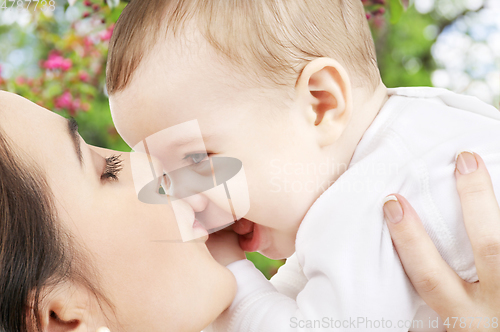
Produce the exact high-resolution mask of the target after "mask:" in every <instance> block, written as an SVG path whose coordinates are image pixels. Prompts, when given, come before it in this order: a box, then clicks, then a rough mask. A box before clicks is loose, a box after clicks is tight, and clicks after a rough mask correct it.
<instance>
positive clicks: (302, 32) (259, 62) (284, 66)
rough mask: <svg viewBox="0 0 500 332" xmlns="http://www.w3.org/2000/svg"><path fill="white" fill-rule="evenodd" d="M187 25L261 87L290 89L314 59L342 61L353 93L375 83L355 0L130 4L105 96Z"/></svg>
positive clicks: (369, 43) (116, 39) (142, 0)
mask: <svg viewBox="0 0 500 332" xmlns="http://www.w3.org/2000/svg"><path fill="white" fill-rule="evenodd" d="M191 19H194V21H195V22H196V23H197V26H198V28H199V29H200V32H201V33H202V34H203V36H204V37H205V38H206V40H207V41H208V42H209V43H210V45H212V46H213V47H214V48H215V49H216V50H217V51H218V52H219V53H220V54H222V55H224V56H225V57H227V59H229V60H231V62H232V63H233V64H235V65H237V66H236V67H237V68H239V69H240V71H241V72H242V73H244V74H245V75H246V76H250V77H252V76H253V78H255V79H257V81H259V82H260V83H261V84H262V81H263V80H261V79H260V78H267V79H269V80H270V82H273V83H275V84H277V85H280V86H294V85H295V82H296V80H297V78H298V75H299V74H300V72H301V71H302V69H303V68H304V67H305V65H306V64H307V63H308V62H309V61H311V60H314V59H316V58H319V57H330V58H333V59H335V60H337V61H338V62H339V63H341V64H342V65H343V66H344V67H345V68H346V70H347V71H348V73H349V75H350V77H351V83H352V85H353V86H354V87H366V88H369V89H370V90H371V91H373V90H374V89H375V88H376V87H377V86H378V84H379V83H380V73H379V70H378V67H377V60H376V54H375V46H374V44H373V39H372V36H371V32H370V28H369V26H368V23H367V20H366V17H365V13H364V8H363V5H362V3H361V0H132V1H131V2H130V4H128V5H127V7H126V8H125V9H124V11H123V13H122V15H121V16H120V18H119V20H118V22H117V24H116V27H115V29H114V32H113V37H112V39H111V41H110V47H109V54H108V65H107V73H106V74H107V75H106V76H107V78H106V83H107V89H108V93H109V94H110V95H111V94H113V93H115V92H118V91H121V90H123V89H124V88H126V87H127V85H128V84H129V83H130V80H131V78H132V75H133V73H134V71H135V70H136V69H137V67H138V65H139V63H140V62H141V60H142V59H143V58H144V57H145V56H146V55H147V54H148V52H151V50H152V49H153V47H154V45H155V44H156V43H157V42H159V41H160V40H161V38H164V37H165V36H166V34H167V32H170V33H173V34H174V35H176V34H177V33H178V32H181V31H182V26H183V24H184V23H185V22H186V21H188V20H191Z"/></svg>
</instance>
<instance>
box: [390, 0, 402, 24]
mask: <svg viewBox="0 0 500 332" xmlns="http://www.w3.org/2000/svg"><path fill="white" fill-rule="evenodd" d="M403 10H404V8H403V4H402V3H401V0H390V1H389V12H390V16H391V24H396V23H398V22H399V19H400V18H401V15H403Z"/></svg>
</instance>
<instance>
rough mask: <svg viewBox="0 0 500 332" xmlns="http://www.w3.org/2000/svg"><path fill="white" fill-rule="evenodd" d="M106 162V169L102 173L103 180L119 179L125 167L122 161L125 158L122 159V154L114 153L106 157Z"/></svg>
mask: <svg viewBox="0 0 500 332" xmlns="http://www.w3.org/2000/svg"><path fill="white" fill-rule="evenodd" d="M105 161H106V164H105V167H104V170H103V172H102V175H101V180H102V181H106V180H108V181H117V180H118V174H119V173H120V171H121V170H122V169H123V166H122V163H123V159H121V156H120V155H113V156H110V157H107V158H105Z"/></svg>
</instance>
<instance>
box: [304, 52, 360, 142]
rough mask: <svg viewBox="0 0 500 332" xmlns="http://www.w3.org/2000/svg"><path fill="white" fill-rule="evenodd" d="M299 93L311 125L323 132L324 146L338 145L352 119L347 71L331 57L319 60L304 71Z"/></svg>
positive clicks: (312, 62) (321, 136) (309, 64)
mask: <svg viewBox="0 0 500 332" xmlns="http://www.w3.org/2000/svg"><path fill="white" fill-rule="evenodd" d="M296 90H297V91H296V92H297V96H298V98H299V99H301V104H302V105H304V107H305V109H304V111H305V112H307V113H308V114H307V118H308V119H310V120H311V125H314V126H316V127H317V130H319V134H320V135H319V137H320V141H321V142H320V143H321V145H330V144H332V143H333V142H335V141H336V140H337V139H338V138H339V137H340V135H342V133H343V132H344V130H345V128H346V126H347V124H348V122H349V120H350V118H351V116H352V109H353V106H352V92H351V83H350V79H349V75H348V74H347V71H346V70H345V69H344V67H342V65H340V63H338V62H337V61H335V60H333V59H331V58H319V59H315V60H313V61H311V62H309V63H308V64H307V65H306V67H305V68H304V70H303V71H302V73H301V75H300V77H299V78H298V81H297V84H296Z"/></svg>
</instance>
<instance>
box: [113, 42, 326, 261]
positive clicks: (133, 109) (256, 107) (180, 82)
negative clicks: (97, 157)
mask: <svg viewBox="0 0 500 332" xmlns="http://www.w3.org/2000/svg"><path fill="white" fill-rule="evenodd" d="M202 45H206V44H204V43H203V42H202V41H199V40H198V42H197V43H192V44H188V43H186V44H185V45H183V47H182V50H181V49H180V48H175V49H174V46H173V45H172V43H165V45H162V46H161V47H158V49H157V50H155V51H153V52H151V55H149V56H148V57H146V58H145V59H144V60H143V61H142V62H141V64H140V66H139V68H138V69H137V71H136V72H135V73H134V77H133V80H132V81H131V83H130V84H129V85H128V86H127V88H126V89H125V90H123V91H120V92H118V93H115V94H113V95H112V96H111V97H110V105H111V111H112V115H113V120H114V122H115V125H116V128H117V129H118V132H119V133H120V135H121V136H122V137H123V138H124V139H125V141H126V142H127V143H128V144H129V145H130V146H132V147H133V146H135V145H136V144H137V143H138V142H140V141H141V140H143V139H144V138H146V137H148V136H151V135H152V134H154V133H156V132H158V131H161V130H163V129H165V128H170V127H172V126H175V125H178V124H181V123H185V122H187V121H191V120H195V119H196V120H197V121H198V124H199V127H200V130H201V134H202V135H203V140H204V144H205V149H206V152H207V153H208V154H209V156H210V155H212V156H226V157H233V158H237V159H239V160H240V161H241V162H242V163H243V167H244V170H245V174H246V178H247V183H248V192H249V198H250V210H249V212H248V213H247V215H245V217H244V218H245V219H247V220H250V221H252V222H253V223H255V224H256V225H254V231H253V233H250V234H248V235H247V236H246V237H243V236H242V237H241V238H240V240H241V241H240V244H241V243H243V246H242V247H244V249H246V250H249V251H260V252H262V253H263V254H265V255H266V256H268V257H271V258H283V257H287V256H289V255H290V254H292V253H293V251H294V249H295V247H294V245H295V236H296V233H297V230H298V227H299V225H300V222H301V220H302V218H303V217H304V215H305V213H306V212H307V210H308V209H309V207H310V206H311V205H312V203H313V202H314V200H315V199H316V198H317V197H318V196H319V195H320V194H321V193H322V192H323V191H324V190H326V188H327V187H328V183H327V182H326V181H327V178H328V176H326V175H322V174H321V173H318V172H317V171H315V169H314V168H313V166H312V165H317V164H318V163H320V162H322V160H323V159H321V158H324V157H323V156H324V155H323V153H324V152H322V151H321V148H320V147H319V146H318V144H317V143H316V142H317V139H316V136H315V131H314V129H311V128H310V126H309V125H308V121H306V119H304V112H301V111H300V107H303V105H300V103H299V102H297V101H289V102H287V103H284V101H286V98H285V97H284V94H283V91H282V90H279V89H269V88H260V87H248V86H247V87H244V86H243V85H242V84H241V83H240V82H241V81H242V80H243V82H245V81H244V80H245V77H244V76H242V75H241V74H238V73H236V72H235V71H233V70H232V69H231V67H230V66H229V64H226V65H223V64H222V61H221V60H220V59H217V58H216V56H215V55H214V54H213V53H212V52H213V51H212V50H211V49H210V48H208V47H202ZM176 139H178V140H179V141H182V140H183V137H176ZM176 149H177V150H176V152H175V153H172V154H171V155H172V158H178V159H179V163H185V164H186V165H187V164H192V163H193V162H195V158H193V157H192V156H190V155H191V154H196V153H199V152H203V151H199V147H197V146H194V145H192V144H189V143H187V144H184V145H179V146H177V148H176ZM165 153H166V154H167V155H168V154H169V153H171V151H165ZM186 156H187V158H185V157H186ZM183 157H184V158H183ZM195 210H196V207H195ZM247 231H248V229H247ZM245 232H246V231H245Z"/></svg>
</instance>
